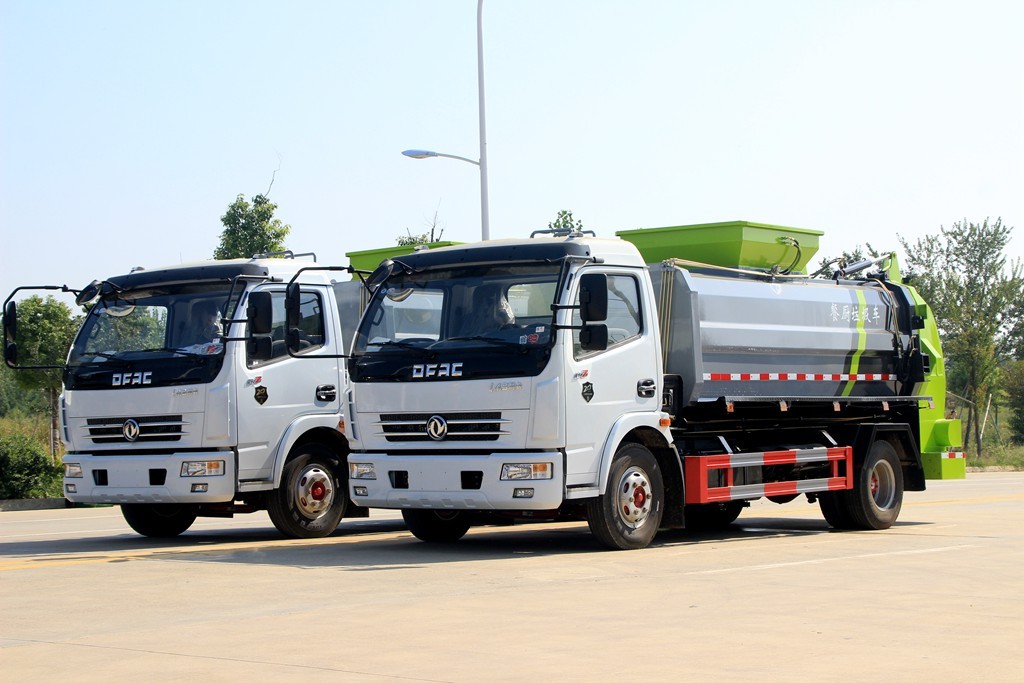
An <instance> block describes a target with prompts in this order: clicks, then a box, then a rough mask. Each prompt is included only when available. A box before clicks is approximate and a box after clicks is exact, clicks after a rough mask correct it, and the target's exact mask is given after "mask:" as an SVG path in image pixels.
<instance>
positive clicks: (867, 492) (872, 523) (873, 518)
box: [818, 441, 903, 530]
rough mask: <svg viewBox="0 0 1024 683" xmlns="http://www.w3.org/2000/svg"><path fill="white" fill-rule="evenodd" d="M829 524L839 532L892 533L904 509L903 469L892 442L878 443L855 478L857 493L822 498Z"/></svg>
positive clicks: (823, 509)
mask: <svg viewBox="0 0 1024 683" xmlns="http://www.w3.org/2000/svg"><path fill="white" fill-rule="evenodd" d="M818 505H819V506H820V507H821V512H822V514H823V515H824V516H825V520H826V521H827V522H828V523H829V524H831V525H832V526H833V527H835V528H837V529H869V530H870V529H888V528H889V527H891V526H892V525H893V524H894V523H895V522H896V518H897V517H899V515H900V508H901V507H902V506H903V467H902V466H901V465H900V458H899V456H898V455H897V454H896V449H895V448H893V446H892V444H891V443H889V442H888V441H875V442H874V443H873V444H871V448H870V449H868V454H867V457H865V458H864V462H863V464H861V466H860V468H859V469H858V470H857V472H856V473H855V474H854V482H853V489H851V490H849V491H838V492H836V493H832V494H829V495H827V496H821V498H819V503H818Z"/></svg>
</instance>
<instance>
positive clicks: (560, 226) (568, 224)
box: [548, 211, 583, 232]
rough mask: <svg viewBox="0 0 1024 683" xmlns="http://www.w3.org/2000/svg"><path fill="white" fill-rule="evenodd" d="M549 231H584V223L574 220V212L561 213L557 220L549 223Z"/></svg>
mask: <svg viewBox="0 0 1024 683" xmlns="http://www.w3.org/2000/svg"><path fill="white" fill-rule="evenodd" d="M548 229H550V230H569V231H570V232H575V231H577V230H582V229H583V221H581V220H579V219H576V218H573V216H572V211H559V212H558V216H556V217H555V220H553V221H551V222H550V223H548Z"/></svg>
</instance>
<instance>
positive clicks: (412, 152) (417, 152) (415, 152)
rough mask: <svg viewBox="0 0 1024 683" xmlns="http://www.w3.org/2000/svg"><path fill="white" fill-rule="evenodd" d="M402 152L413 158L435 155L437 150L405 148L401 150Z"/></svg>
mask: <svg viewBox="0 0 1024 683" xmlns="http://www.w3.org/2000/svg"><path fill="white" fill-rule="evenodd" d="M402 154H404V155H405V156H407V157H411V158H413V159H426V158H428V157H436V156H437V152H431V151H429V150H426V149H407V150H405V151H404V152H402Z"/></svg>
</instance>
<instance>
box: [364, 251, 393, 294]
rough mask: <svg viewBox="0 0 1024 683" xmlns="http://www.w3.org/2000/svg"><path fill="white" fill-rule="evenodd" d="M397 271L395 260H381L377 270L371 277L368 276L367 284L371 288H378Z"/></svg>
mask: <svg viewBox="0 0 1024 683" xmlns="http://www.w3.org/2000/svg"><path fill="white" fill-rule="evenodd" d="M394 272H395V262H394V261H392V260H391V259H385V260H383V261H381V262H380V265H379V266H377V268H376V270H374V271H373V272H372V273H370V277H368V278H366V286H367V287H369V288H370V289H371V290H373V289H376V288H377V287H379V286H380V285H381V283H383V282H384V281H385V280H387V279H388V278H389V277H391V274H392V273H394Z"/></svg>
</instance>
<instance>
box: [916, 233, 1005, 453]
mask: <svg viewBox="0 0 1024 683" xmlns="http://www.w3.org/2000/svg"><path fill="white" fill-rule="evenodd" d="M1012 230H1013V228H1011V227H1010V226H1006V225H1003V223H1002V221H1001V220H1000V219H998V218H997V219H996V220H995V222H991V223H990V222H989V220H988V219H985V220H984V221H983V222H981V223H970V222H968V221H967V220H964V221H961V222H958V223H954V224H953V225H952V226H950V227H949V228H946V227H941V228H940V230H939V234H937V235H929V236H927V237H924V238H921V239H918V240H917V241H916V242H914V243H913V244H910V243H908V242H907V241H906V240H904V239H903V238H902V237H901V238H900V243H901V244H902V245H903V248H904V250H905V251H906V253H907V257H908V265H909V267H910V268H909V273H908V279H910V280H912V284H914V285H915V286H916V287H917V289H918V291H919V292H920V293H921V295H922V296H923V297H924V299H925V301H927V302H928V303H929V305H930V306H931V308H932V312H933V313H934V314H935V321H936V324H937V325H938V328H939V333H940V334H941V335H942V340H943V341H942V344H943V349H944V351H945V353H946V356H947V367H946V369H947V376H948V377H949V379H950V382H951V388H953V390H954V391H955V390H956V389H960V390H961V391H962V392H965V393H963V394H962V395H963V396H965V397H966V398H968V399H969V400H970V401H972V402H973V404H974V405H975V406H984V405H985V398H986V396H987V395H988V394H989V392H990V391H991V390H992V389H993V388H994V387H995V384H996V382H997V380H998V371H999V362H1000V360H1001V359H1002V356H1001V351H1004V350H1005V349H1006V348H1007V342H1008V339H1010V336H1011V333H1012V332H1013V330H1014V329H1015V327H1017V326H1018V325H1019V320H1015V319H1014V315H1015V314H1017V313H1016V311H1019V309H1020V299H1021V297H1022V296H1024V290H1022V284H1024V280H1022V277H1021V267H1020V263H1012V264H1007V261H1006V256H1005V255H1004V250H1005V248H1006V245H1007V243H1008V242H1009V240H1010V234H1011V232H1012ZM978 422H979V420H978V419H974V420H973V427H974V441H975V447H976V449H977V454H978V455H981V451H982V444H981V431H980V425H979V424H978ZM971 426H972V421H971V420H968V435H967V436H968V440H969V439H970V436H971V435H970V428H971Z"/></svg>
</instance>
